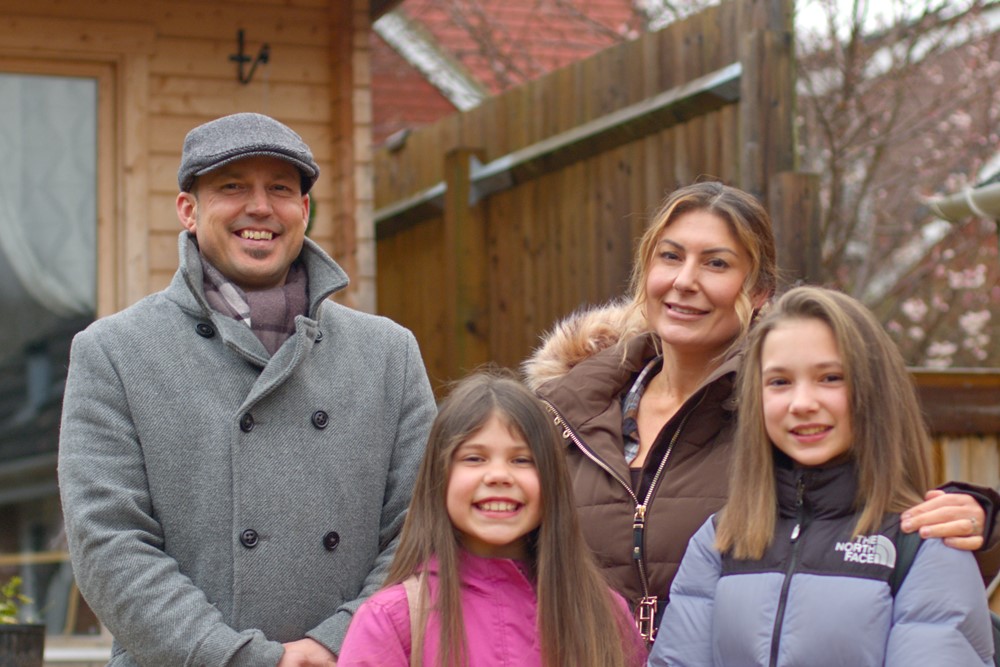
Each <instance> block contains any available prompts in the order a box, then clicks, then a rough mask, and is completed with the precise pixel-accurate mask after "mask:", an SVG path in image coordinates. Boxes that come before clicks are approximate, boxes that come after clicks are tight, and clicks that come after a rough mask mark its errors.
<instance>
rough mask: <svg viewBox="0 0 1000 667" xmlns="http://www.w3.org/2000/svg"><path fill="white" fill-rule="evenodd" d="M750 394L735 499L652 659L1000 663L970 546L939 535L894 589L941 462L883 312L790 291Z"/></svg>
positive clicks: (750, 352)
mask: <svg viewBox="0 0 1000 667" xmlns="http://www.w3.org/2000/svg"><path fill="white" fill-rule="evenodd" d="M739 400H740V409H739V424H738V427H737V428H738V437H737V439H736V442H737V443H738V445H739V446H738V447H737V448H736V453H735V454H734V460H733V467H732V474H731V481H730V485H731V486H730V488H731V494H730V498H729V502H728V504H727V505H726V506H725V507H724V508H723V510H722V511H721V512H720V513H719V514H718V516H717V517H714V518H710V519H709V520H708V521H707V522H705V524H704V525H703V526H702V528H701V530H699V531H698V533H697V534H696V535H695V536H694V538H692V541H691V543H690V545H689V546H688V550H687V553H686V554H685V556H684V559H683V561H682V563H681V568H680V571H679V572H678V574H677V577H676V578H675V579H674V582H673V585H672V586H671V590H670V605H669V606H668V607H667V610H666V612H665V614H664V618H663V624H662V626H661V631H660V634H659V636H658V638H657V641H656V644H655V645H654V647H653V654H652V656H651V658H650V663H649V664H650V665H651V666H655V665H700V666H708V665H741V666H747V665H780V666H784V665H789V666H790V665H809V666H811V667H823V666H825V665H830V666H831V667H832V666H834V665H837V666H839V665H890V666H895V665H900V666H902V665H907V666H908V665H991V664H992V659H991V657H992V654H993V644H992V636H991V631H990V621H989V612H988V610H987V606H986V597H985V595H984V591H983V585H982V581H981V579H980V577H979V574H978V572H977V569H976V564H975V562H974V560H973V557H972V555H971V554H970V553H968V552H961V551H957V550H955V549H950V548H948V547H946V546H944V544H942V543H941V541H940V540H927V541H924V542H923V543H921V544H920V548H919V551H918V552H917V555H916V559H915V560H914V561H913V564H912V567H911V568H910V570H909V573H908V575H907V576H906V578H905V579H904V580H903V582H902V585H901V586H900V587H899V589H898V591H897V593H896V595H895V597H893V595H892V593H891V590H890V583H889V580H890V575H891V574H892V572H893V568H894V566H895V563H896V544H897V540H898V539H899V538H900V535H901V531H900V527H899V514H898V513H899V512H902V511H903V510H905V509H906V508H908V507H909V506H911V505H913V504H914V503H916V502H918V501H919V500H920V494H921V491H922V490H923V489H926V488H929V487H930V476H931V465H930V457H929V437H928V435H927V432H926V430H925V428H924V426H923V422H922V419H921V415H920V410H919V406H918V403H917V399H916V394H915V391H914V389H913V385H912V381H911V379H910V377H909V375H908V374H907V372H906V369H905V367H904V365H903V360H902V358H901V356H900V354H899V352H898V350H897V349H896V347H895V346H894V345H893V343H892V341H891V339H890V338H889V337H888V336H887V335H886V334H885V332H884V331H883V330H882V327H881V326H880V324H879V323H878V321H877V320H875V318H874V317H873V316H872V315H871V313H870V312H869V311H868V310H867V309H866V308H865V307H864V306H862V305H861V304H860V303H858V302H857V301H855V300H854V299H852V298H850V297H847V296H845V295H843V294H839V293H837V292H834V291H831V290H826V289H822V288H816V287H800V288H796V289H793V290H791V291H789V292H788V293H787V294H786V295H785V296H784V297H783V298H782V299H781V300H780V301H779V302H778V303H777V305H776V307H775V309H774V310H773V312H771V313H770V314H769V315H767V316H765V317H764V318H763V320H762V321H761V322H760V323H759V324H758V325H757V326H756V327H755V330H754V331H753V332H752V334H751V337H750V339H749V342H748V349H747V353H746V357H745V358H744V361H743V366H742V368H741V371H740V387H739ZM775 508H777V511H775Z"/></svg>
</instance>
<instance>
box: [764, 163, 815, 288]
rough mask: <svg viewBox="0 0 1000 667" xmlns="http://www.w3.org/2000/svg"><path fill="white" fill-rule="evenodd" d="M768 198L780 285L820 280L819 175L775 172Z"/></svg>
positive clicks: (783, 286) (780, 286) (787, 285)
mask: <svg viewBox="0 0 1000 667" xmlns="http://www.w3.org/2000/svg"><path fill="white" fill-rule="evenodd" d="M768 200H769V201H768V207H767V208H768V211H769V212H770V214H771V222H772V224H773V226H774V239H775V245H776V246H777V250H778V267H779V268H780V270H781V275H780V281H781V282H780V285H779V289H784V288H787V287H789V286H791V285H794V284H796V283H813V284H817V283H819V282H821V271H822V267H821V261H822V253H821V252H820V251H821V247H820V246H821V239H820V237H819V227H820V205H819V175H818V174H803V173H799V172H793V171H786V172H782V173H780V174H775V175H773V176H772V177H771V186H770V188H769V193H768Z"/></svg>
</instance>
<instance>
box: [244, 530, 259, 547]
mask: <svg viewBox="0 0 1000 667" xmlns="http://www.w3.org/2000/svg"><path fill="white" fill-rule="evenodd" d="M259 541H260V536H259V535H257V531H256V530H254V529H253V528H247V529H246V530H244V531H243V532H242V533H240V544H242V545H243V546H245V547H246V548H247V549H253V548H254V547H255V546H257V542H259Z"/></svg>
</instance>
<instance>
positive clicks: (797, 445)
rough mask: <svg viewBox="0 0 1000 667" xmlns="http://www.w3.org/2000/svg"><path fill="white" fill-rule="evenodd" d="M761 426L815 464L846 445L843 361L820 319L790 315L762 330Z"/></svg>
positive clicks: (794, 455) (847, 417)
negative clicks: (767, 330) (768, 329)
mask: <svg viewBox="0 0 1000 667" xmlns="http://www.w3.org/2000/svg"><path fill="white" fill-rule="evenodd" d="M761 381H762V384H763V388H764V395H763V406H764V426H765V429H766V430H767V435H768V437H770V438H771V442H773V443H774V446H775V447H777V448H778V449H780V450H781V451H783V452H784V453H785V454H787V455H788V456H789V457H791V458H792V459H793V460H794V461H796V462H797V463H799V464H801V465H804V466H818V465H823V464H824V463H827V462H828V461H830V460H831V459H833V458H835V457H837V456H840V455H841V454H843V453H845V452H847V451H848V450H849V449H850V448H851V440H852V435H851V413H850V400H849V396H848V393H847V383H846V381H845V378H844V365H843V361H842V359H841V356H840V351H839V349H838V348H837V343H836V341H835V340H834V337H833V331H831V330H830V327H829V326H828V325H827V324H826V323H825V322H822V321H821V320H818V319H814V318H810V319H793V320H788V321H786V322H782V323H780V324H778V325H777V326H775V328H774V329H773V330H772V331H771V332H770V333H768V334H767V338H766V339H765V340H764V345H763V347H762V349H761Z"/></svg>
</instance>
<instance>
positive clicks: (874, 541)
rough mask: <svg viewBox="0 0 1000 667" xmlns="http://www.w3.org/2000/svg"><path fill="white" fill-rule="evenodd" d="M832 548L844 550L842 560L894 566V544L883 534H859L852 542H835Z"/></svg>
mask: <svg viewBox="0 0 1000 667" xmlns="http://www.w3.org/2000/svg"><path fill="white" fill-rule="evenodd" d="M834 550H835V551H843V552H844V562H849V563H871V564H873V565H884V566H886V567H888V568H894V567H896V545H895V544H893V543H892V540H890V539H889V538H888V537H886V536H885V535H868V536H859V537H857V538H855V539H854V541H853V542H837V545H836V546H835V547H834Z"/></svg>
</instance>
